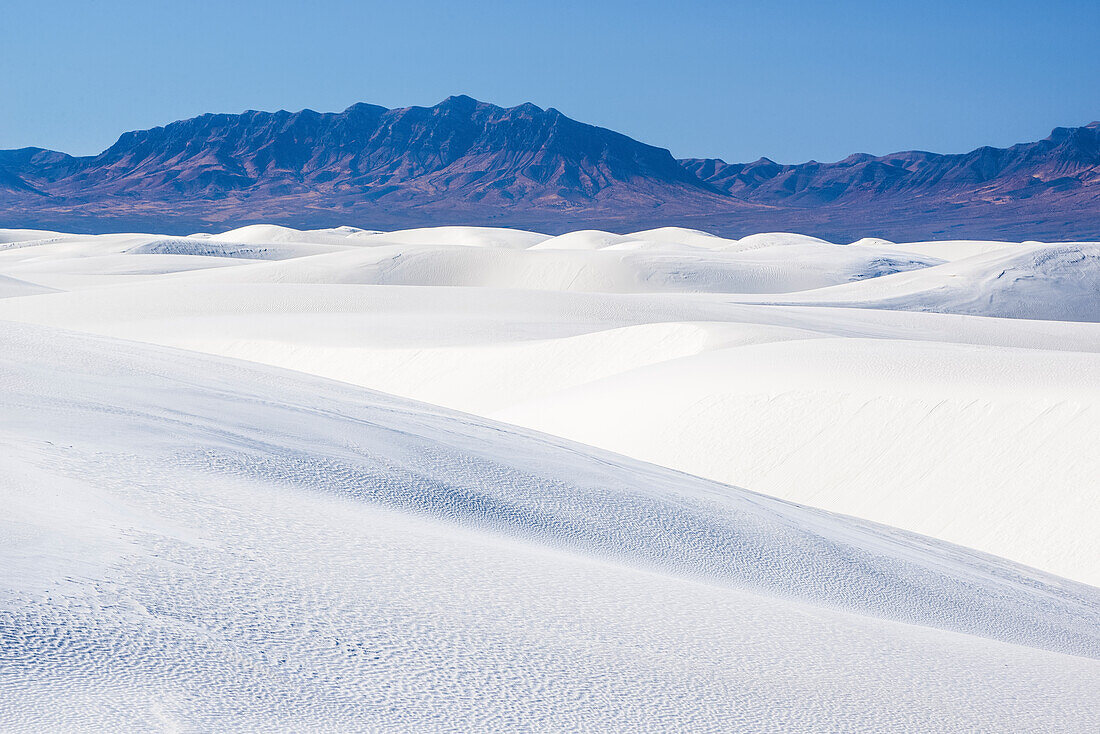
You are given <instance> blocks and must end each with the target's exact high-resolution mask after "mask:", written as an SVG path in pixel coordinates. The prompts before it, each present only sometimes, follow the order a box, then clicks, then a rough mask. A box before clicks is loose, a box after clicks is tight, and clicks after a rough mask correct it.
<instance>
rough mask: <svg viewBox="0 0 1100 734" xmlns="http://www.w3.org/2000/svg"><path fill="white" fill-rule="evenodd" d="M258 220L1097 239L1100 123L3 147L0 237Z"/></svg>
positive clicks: (531, 111) (363, 131) (490, 124)
mask: <svg viewBox="0 0 1100 734" xmlns="http://www.w3.org/2000/svg"><path fill="white" fill-rule="evenodd" d="M258 221H267V222H276V223H283V224H289V225H292V226H299V227H312V226H330V225H335V224H355V225H358V226H363V227H373V228H395V227H410V226H421V225H426V224H438V223H448V224H492V225H511V226H521V227H528V228H534V229H543V230H546V231H562V230H568V229H575V228H578V227H600V228H605V229H611V230H631V229H640V228H643V227H648V226H656V225H662V224H678V225H686V226H695V227H699V228H702V229H708V230H710V231H714V232H718V233H724V234H729V235H740V234H745V233H748V232H752V231H760V230H768V229H773V230H774V229H783V230H794V231H801V232H806V233H809V234H816V235H819V236H825V237H829V238H832V239H837V240H843V239H845V238H855V237H857V236H863V235H879V236H885V237H890V238H892V239H918V238H925V237H943V236H975V237H998V236H999V237H1006V238H1008V237H1012V238H1021V239H1022V238H1029V237H1030V238H1045V239H1063V238H1084V237H1093V238H1097V237H1100V124H1098V123H1093V124H1092V125H1088V126H1086V127H1081V128H1058V129H1056V130H1055V131H1054V132H1053V133H1052V135H1051V136H1050V137H1049V138H1047V139H1046V140H1042V141H1039V142H1036V143H1025V144H1021V145H1016V146H1013V147H1011V148H1007V149H996V148H980V149H978V150H976V151H973V152H971V153H966V154H960V155H938V154H934V153H924V152H908V153H895V154H892V155H888V156H882V157H874V156H870V155H865V154H863V155H854V156H851V157H849V158H846V159H845V160H843V161H839V162H836V163H817V162H814V161H811V162H809V163H804V164H799V165H780V164H777V163H774V162H772V161H769V160H767V159H761V160H759V161H756V162H754V163H747V164H730V163H726V162H724V161H721V160H718V159H689V160H684V161H677V160H676V159H674V158H673V157H672V155H671V154H670V153H669V152H668V151H667V150H664V149H662V148H656V147H653V146H649V145H645V144H643V143H640V142H638V141H636V140H633V139H631V138H629V137H626V136H624V135H621V134H619V133H615V132H613V131H610V130H606V129H604V128H599V127H594V126H591V125H586V124H584V123H580V122H577V121H575V120H572V119H570V118H568V117H566V116H565V115H563V114H561V113H560V112H558V111H557V110H555V109H547V110H543V109H541V108H539V107H536V106H535V105H532V104H525V105H520V106H518V107H512V108H508V109H505V108H501V107H497V106H495V105H490V104H485V103H482V102H478V101H476V100H473V99H471V98H469V97H450V98H448V99H446V100H444V101H443V102H441V103H440V104H438V105H436V106H434V107H409V108H404V109H395V110H387V109H385V108H383V107H378V106H374V105H367V104H357V105H354V106H352V107H350V108H348V109H347V110H345V111H344V112H340V113H317V112H313V111H311V110H304V111H301V112H294V113H291V112H274V113H268V112H255V111H250V112H245V113H243V114H239V115H226V114H218V115H202V116H200V117H196V118H193V119H190V120H183V121H180V122H175V123H172V124H170V125H167V126H165V127H158V128H154V129H152V130H143V131H138V132H131V133H126V134H125V135H123V136H122V137H121V138H119V140H118V142H117V143H115V144H114V145H113V146H111V147H110V148H108V149H107V150H105V151H104V152H103V153H101V154H99V155H97V156H88V157H82V158H76V157H72V156H67V155H65V154H63V153H57V152H54V151H47V150H42V149H37V148H25V149H21V150H13V151H0V226H21V227H27V226H37V227H44V228H57V229H68V230H90V231H103V230H119V229H145V230H156V231H164V232H188V231H195V230H200V229H207V230H210V229H224V228H226V227H229V226H238V225H241V224H247V223H250V222H258Z"/></svg>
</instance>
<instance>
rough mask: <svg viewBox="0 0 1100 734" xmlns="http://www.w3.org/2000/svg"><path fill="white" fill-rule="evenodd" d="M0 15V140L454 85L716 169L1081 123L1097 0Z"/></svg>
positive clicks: (944, 148)
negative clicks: (700, 159)
mask: <svg viewBox="0 0 1100 734" xmlns="http://www.w3.org/2000/svg"><path fill="white" fill-rule="evenodd" d="M0 28H2V29H3V31H2V36H0V38H2V39H3V40H2V43H0V94H2V97H0V98H2V99H3V107H2V109H3V112H2V113H0V148H14V147H22V146H26V145H38V146H42V147H49V148H55V149H59V150H64V151H66V152H69V153H74V154H89V153H96V152H99V151H100V150H101V149H102V148H104V147H106V146H108V145H110V144H111V143H112V142H114V140H115V139H116V138H117V137H118V135H119V133H121V132H123V131H125V130H132V129H139V128H145V127H151V126H154V125H158V124H164V123H165V122H169V121H171V120H175V119H179V118H183V117H190V116H193V115H196V114H200V113H202V112H238V111H241V110H245V109H269V110H270V109H280V108H282V109H301V108H303V107H309V108H311V109H315V110H322V111H328V110H341V109H344V108H345V107H347V106H348V105H350V104H352V103H354V102H357V101H367V102H373V103H376V104H381V105H385V106H387V107H401V106H406V105H412V104H419V105H430V104H434V103H435V102H438V101H439V100H441V99H443V98H444V97H446V96H448V95H450V94H459V93H464V94H469V95H471V96H473V97H477V98H479V99H483V100H486V101H490V102H495V103H497V104H501V105H514V104H519V103H521V102H525V101H531V102H534V103H536V104H538V105H540V106H543V107H557V108H558V109H560V110H561V111H563V112H564V113H566V114H567V115H569V116H571V117H574V118H576V119H579V120H583V121H585V122H591V123H594V124H598V125H604V126H606V127H610V128H613V129H615V130H618V131H620V132H623V133H626V134H628V135H631V136H632V137H635V138H638V139H639V140H642V141H645V142H647V143H652V144H655V145H660V146H663V147H667V148H669V149H670V150H672V152H673V153H674V154H675V155H677V156H681V157H683V156H717V157H722V158H725V159H727V160H731V161H742V160H753V159H756V158H758V157H760V156H762V155H767V156H769V157H771V158H774V159H776V160H779V161H781V162H798V161H803V160H807V159H811V158H814V159H817V160H835V159H837V158H841V157H843V156H845V155H847V154H849V153H852V152H856V151H861V152H870V153H875V154H882V153H887V152H890V151H894V150H903V149H911V148H918V149H925V150H935V151H939V152H958V151H964V150H969V149H972V148H975V147H977V146H979V145H983V144H991V145H998V146H1003V145H1008V144H1011V143H1013V142H1018V141H1022V140H1032V139H1037V138H1041V137H1044V136H1046V135H1047V134H1048V133H1049V131H1050V129H1051V128H1052V127H1054V126H1058V125H1080V124H1084V123H1087V122H1090V121H1092V120H1094V119H1100V73H1098V72H1100V42H1098V41H1097V39H1098V38H1100V2H1096V0H1091V1H1088V2H1061V1H1059V0H1046V1H1045V2H1042V3H1040V2H1015V1H1014V0H1004V1H1002V2H985V1H984V0H978V1H972V2H965V1H959V2H939V1H938V0H929V1H927V2H919V3H904V2H858V1H848V0H837V1H836V2H825V1H822V2H791V1H785V0H772V2H709V1H700V2H680V3H674V2H649V1H647V0H636V1H635V2H622V1H619V0H608V1H607V2H597V1H596V0H590V1H589V2H574V1H573V0H554V1H550V0H545V1H543V2H526V1H525V0H512V1H511V2H480V3H463V2H457V1H456V2H435V1H430V0H404V1H402V0H392V1H391V2H384V3H376V2H324V0H319V1H318V2H314V3H310V2H283V1H281V0H267V2H249V1H244V0H240V1H234V0H221V1H220V2H206V1H204V0H197V1H193V2H188V1H186V0H175V1H174V2H130V1H127V0H122V1H119V2H90V1H88V0H84V1H82V2H50V1H49V0H36V1H34V2H30V1H27V0H3V2H2V4H0Z"/></svg>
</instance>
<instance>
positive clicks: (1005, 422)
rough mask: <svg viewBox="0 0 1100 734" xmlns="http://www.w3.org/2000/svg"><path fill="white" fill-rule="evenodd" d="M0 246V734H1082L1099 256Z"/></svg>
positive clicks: (1097, 402)
mask: <svg viewBox="0 0 1100 734" xmlns="http://www.w3.org/2000/svg"><path fill="white" fill-rule="evenodd" d="M0 243H2V244H0V337H2V338H3V340H4V344H5V350H4V352H3V354H0V367H2V369H0V385H2V386H3V387H4V390H3V391H0V411H2V412H0V417H2V418H3V420H2V421H0V443H2V444H4V446H3V447H2V451H0V477H2V478H3V480H4V482H3V483H2V484H0V492H2V493H3V496H4V501H5V505H6V507H7V508H8V512H7V517H6V518H5V521H6V522H7V525H6V527H7V530H5V531H4V534H3V535H2V536H0V569H2V570H0V615H4V616H3V619H4V622H3V624H2V625H0V635H6V636H5V637H4V640H3V641H4V644H3V652H2V653H0V654H2V655H5V656H7V657H4V658H2V659H3V660H4V663H2V664H0V694H4V695H0V720H3V721H13V722H16V726H15V727H14V728H16V729H23V730H56V729H75V728H83V729H95V730H103V729H141V728H154V729H166V728H167V729H170V728H182V729H198V730H208V729H211V728H218V729H231V730H244V729H247V730H262V729H265V728H266V729H272V730H286V729H328V730H347V729H349V728H356V729H361V728H376V729H384V730H395V729H396V730H425V729H427V730H438V729H445V728H447V727H452V728H458V729H464V730H482V729H487V728H490V729H502V728H503V729H509V728H523V727H528V728H536V729H542V730H547V729H550V730H565V729H570V730H571V729H578V728H601V729H605V728H608V723H607V722H609V721H614V722H615V724H614V726H613V727H612V728H619V729H623V730H641V729H646V728H654V729H669V728H680V729H708V728H712V729H721V730H746V731H760V730H773V729H783V730H791V729H795V730H837V729H845V730H847V729H852V730H867V729H876V730H892V731H895V730H913V731H924V730H929V729H941V730H1013V731H1032V730H1034V731H1043V730H1045V731H1050V730H1059V731H1087V730H1091V729H1095V728H1096V727H1097V725H1098V717H1100V711H1098V709H1100V707H1097V706H1096V705H1095V697H1094V696H1091V695H1090V693H1089V692H1090V691H1091V690H1094V689H1095V688H1096V686H1097V683H1098V682H1100V678H1098V676H1100V669H1098V668H1097V662H1096V660H1095V659H1092V658H1100V651H1098V647H1097V646H1098V644H1100V643H1098V641H1097V640H1098V638H1097V629H1098V628H1100V625H1098V624H1097V623H1098V621H1100V616H1098V615H1100V603H1098V597H1097V596H1096V595H1097V593H1098V592H1097V591H1096V589H1095V588H1093V587H1088V586H1084V585H1081V584H1078V583H1075V582H1085V583H1089V584H1100V560H1098V559H1100V534H1097V533H1096V532H1095V528H1096V527H1100V510H1098V509H1097V507H1098V506H1097V503H1096V502H1095V495H1096V490H1097V483H1096V477H1097V476H1100V454H1098V453H1097V452H1096V450H1095V446H1094V444H1095V442H1096V437H1097V436H1100V387H1098V386H1100V311H1098V310H1097V309H1098V308H1100V245H1097V244H1095V243H1060V244H1042V243H1022V244H1014V243H995V242H945V243H914V244H906V243H897V244H895V243H890V242H886V241H882V240H870V239H868V240H861V241H859V242H857V243H853V244H851V245H838V244H832V243H828V242H824V241H821V240H816V239H815V238H810V237H805V236H802V235H791V234H784V233H765V234H760V235H752V236H750V237H745V238H742V239H740V240H728V239H723V238H718V237H714V236H712V235H709V234H707V233H704V232H697V231H693V230H685V229H680V228H662V229H658V230H648V231H645V232H637V233H633V234H625V235H618V234H610V233H604V232H596V231H583V232H575V233H571V234H567V235H561V236H558V237H549V236H547V235H542V234H537V233H528V232H521V231H518V230H504V229H491V228H474V227H443V228H436V229H431V228H429V229H419V230H409V231H405V232H396V233H377V232H373V231H369V230H359V229H355V228H350V227H348V228H334V229H329V230H315V231H298V230H292V229H288V228H285V227H272V226H267V225H258V226H249V227H244V228H241V229H238V230H233V231H230V232H226V233H224V234H221V235H194V236H191V237H182V238H181V237H165V236H161V235H152V234H123V235H100V236H87V235H67V234H62V233H52V232H37V231H31V230H3V231H0ZM12 322H21V323H19V324H16V323H12ZM58 329H61V330H64V331H58ZM91 335H95V336H91ZM119 340H127V341H119ZM134 342H144V343H145V344H144V345H141V344H135V343H134ZM166 347H170V348H177V349H183V350H190V352H184V351H172V350H169V349H165V348H166ZM196 353H205V355H206V356H203V355H199V354H196ZM209 355H214V356H213V357H212V356H209ZM224 357H230V358H235V359H241V360H248V361H250V362H252V363H259V364H261V365H269V366H273V367H278V368H286V369H289V370H295V371H297V374H294V373H290V372H281V371H279V370H274V369H271V367H261V366H252V367H249V366H247V365H245V364H244V363H235V362H230V361H224V360H223V359H221V358H224ZM321 378H329V379H332V380H339V381H341V382H343V383H347V384H344V385H341V384H338V383H334V382H327V381H325V380H324V379H321ZM364 387H365V388H372V389H374V390H380V391H382V392H384V393H389V394H391V396H398V397H391V396H384V395H381V394H378V393H374V392H369V391H364V390H363V389H362V388H364ZM402 398H413V399H415V400H419V401H424V402H423V403H420V404H417V403H409V402H406V401H405V400H403V399H402ZM428 404H434V405H435V406H440V407H432V406H431V405H428ZM446 409H456V410H459V411H465V415H463V414H458V413H450V412H448V411H447V410H446ZM471 414H473V415H471ZM474 415H479V416H482V417H483V418H475V417H474ZM486 418H488V419H495V420H501V421H506V422H507V423H510V424H513V425H512V426H509V425H506V424H504V423H494V422H492V420H486ZM516 426H523V427H527V428H534V429H537V430H540V431H545V432H547V433H548V434H554V435H556V436H560V437H564V438H566V439H572V440H575V441H579V442H580V443H579V444H574V443H568V442H566V441H563V440H559V439H554V438H549V437H546V436H539V435H533V434H530V433H528V432H527V431H526V430H524V429H523V428H518V427H516ZM593 447H595V448H593ZM600 449H606V450H611V451H615V452H618V453H619V454H622V455H625V456H627V457H632V458H623V457H622V456H614V455H611V454H607V453H602V452H601V451H600ZM637 460H642V461H647V462H651V463H652V464H655V465H659V466H660V467H664V468H658V466H649V465H646V464H642V463H639V462H638V461H637ZM672 470H681V471H685V472H688V473H689V474H692V475H697V476H699V477H705V478H706V479H699V478H696V477H693V476H688V475H685V474H677V473H676V472H675V471H672ZM708 480H717V482H721V483H725V484H727V485H736V486H742V487H746V488H748V489H750V490H753V491H755V492H760V493H763V494H761V495H758V494H752V493H750V492H745V491H743V490H736V489H731V488H729V487H727V486H724V485H723V484H716V483H714V482H713V481H708ZM764 495H771V496H774V497H775V498H778V499H772V498H771V497H768V496H764ZM788 501H789V502H793V503H795V504H788ZM811 507H812V508H821V509H822V510H825V511H831V512H839V513H844V514H845V515H850V516H852V517H851V518H845V517H839V516H836V515H831V514H829V512H822V511H819V510H817V509H810V508H811ZM854 518H861V519H859V520H857V519H854ZM868 521H870V522H868ZM874 523H884V525H876V524H874ZM905 531H911V532H915V533H920V534H921V535H922V536H929V537H921V536H915V535H910V534H909V532H905ZM931 538H935V539H936V540H933V539H931ZM950 544H955V545H950ZM984 554H994V555H995V556H999V557H1002V558H1005V559H1009V560H1008V561H1002V560H1000V559H999V558H995V557H993V556H987V555H984ZM1012 562H1017V563H1022V564H1026V566H1030V567H1034V568H1035V569H1041V570H1038V571H1037V570H1031V569H1029V568H1024V567H1020V566H1016V565H1014V563H1012ZM1047 573H1050V574H1056V575H1057V576H1060V577H1065V578H1068V579H1073V580H1074V581H1065V580H1062V579H1060V578H1057V577H1055V576H1048V575H1046V574H1047ZM1021 645H1022V646H1025V647H1021ZM1069 655H1072V656H1076V657H1070V656H1069ZM731 660H736V661H738V663H737V664H736V665H731V664H730V661H731ZM303 691H306V692H307V693H306V694H303ZM9 694H10V695H9ZM410 700H411V701H415V702H417V703H416V705H412V706H410V705H407V702H408V701H410ZM58 701H60V702H61V703H60V704H58V703H57V702H58ZM119 701H126V702H128V703H127V705H126V706H120V705H118V702H119ZM399 701H403V702H405V703H404V704H401V703H398V702H399ZM290 702H293V705H290Z"/></svg>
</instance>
